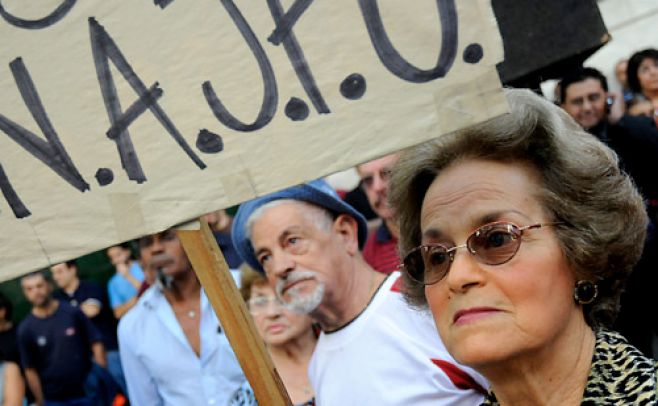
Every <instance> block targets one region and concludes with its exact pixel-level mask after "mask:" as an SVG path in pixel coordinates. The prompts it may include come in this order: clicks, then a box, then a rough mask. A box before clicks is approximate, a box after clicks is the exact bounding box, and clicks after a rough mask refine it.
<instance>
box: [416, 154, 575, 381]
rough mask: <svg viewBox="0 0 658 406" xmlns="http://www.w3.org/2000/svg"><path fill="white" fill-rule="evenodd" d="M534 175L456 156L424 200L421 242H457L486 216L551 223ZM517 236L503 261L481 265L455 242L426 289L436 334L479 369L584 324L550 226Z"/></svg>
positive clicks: (462, 359)
mask: <svg viewBox="0 0 658 406" xmlns="http://www.w3.org/2000/svg"><path fill="white" fill-rule="evenodd" d="M537 182H538V175H537V174H536V173H535V172H534V171H533V170H532V169H530V168H529V167H527V166H525V165H522V164H513V163H512V164H501V163H497V162H492V161H484V160H476V159H471V160H464V161H459V162H456V163H455V164H453V165H452V166H450V167H448V168H447V169H446V170H444V171H443V172H442V173H441V174H440V175H439V177H437V178H436V179H435V180H434V182H433V183H432V185H431V186H430V188H429V190H428V192H427V195H426V196H425V199H424V200H423V205H422V212H421V230H422V233H423V237H422V241H423V244H425V243H445V244H449V245H452V246H457V245H461V244H464V243H465V242H466V239H467V238H468V236H469V235H470V234H471V233H472V232H473V231H474V230H475V229H477V228H479V227H480V226H483V225H485V224H489V223H492V222H499V221H504V222H511V223H514V224H516V225H517V226H519V227H523V226H528V225H533V224H537V223H543V222H550V221H551V220H552V219H550V218H547V216H546V213H545V212H544V210H543V209H542V205H541V204H540V202H539V201H538V200H537V198H536V196H537V194H538V183H537ZM521 241H522V242H521V244H520V246H519V249H518V252H517V253H516V255H514V257H513V258H512V259H511V260H509V262H507V263H504V264H502V265H485V264H482V263H480V262H478V261H477V260H476V258H475V257H474V256H473V255H471V254H470V253H469V252H468V251H467V250H466V249H458V250H457V252H456V255H455V257H454V261H453V262H452V265H451V267H450V269H449V272H448V274H447V275H446V276H445V277H444V278H443V279H442V280H440V281H439V282H437V283H436V284H434V285H429V286H427V287H426V288H425V295H426V297H427V301H428V303H429V307H430V310H431V311H432V314H433V315H434V320H435V322H436V324H437V327H438V329H439V332H440V335H441V338H442V339H443V342H444V343H445V345H446V347H447V348H448V351H449V352H450V353H451V354H452V355H453V356H454V357H455V359H457V361H459V362H461V363H464V364H466V365H469V366H472V367H476V368H477V367H483V368H484V367H487V366H488V365H500V362H501V361H512V360H515V359H517V357H519V356H524V355H525V356H528V355H529V356H531V357H532V354H533V353H534V352H535V351H537V350H540V349H542V348H545V347H546V346H547V345H548V344H549V343H551V342H555V340H559V339H560V337H561V336H562V335H563V334H564V333H565V332H566V331H568V330H569V329H570V328H571V327H573V326H580V327H583V324H582V323H584V319H583V317H582V311H581V310H580V308H579V307H578V306H576V304H575V302H574V299H573V289H574V285H575V280H574V277H573V276H572V273H571V271H570V270H569V268H568V266H567V263H566V260H565V258H564V255H563V253H562V250H561V249H560V247H559V244H558V240H557V238H556V236H555V231H554V228H553V227H550V226H549V227H541V228H537V229H530V230H527V231H525V232H524V234H523V236H522V240H521ZM578 323H581V324H580V325H579V324H578Z"/></svg>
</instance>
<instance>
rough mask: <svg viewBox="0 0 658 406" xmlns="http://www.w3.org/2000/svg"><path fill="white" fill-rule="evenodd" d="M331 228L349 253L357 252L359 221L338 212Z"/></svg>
mask: <svg viewBox="0 0 658 406" xmlns="http://www.w3.org/2000/svg"><path fill="white" fill-rule="evenodd" d="M333 229H334V231H335V232H336V233H337V234H338V235H339V236H340V238H341V239H342V241H343V243H344V244H345V247H346V249H347V252H348V253H349V254H350V255H355V254H356V253H358V252H359V223H358V222H357V221H356V219H355V218H354V217H352V216H350V215H348V214H340V215H339V216H338V217H336V219H335V220H334V225H333Z"/></svg>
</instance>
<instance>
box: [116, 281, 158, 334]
mask: <svg viewBox="0 0 658 406" xmlns="http://www.w3.org/2000/svg"><path fill="white" fill-rule="evenodd" d="M159 293H160V292H159V291H158V290H157V289H156V287H154V286H151V287H150V288H148V289H147V290H146V291H145V292H144V294H142V297H140V298H139V300H137V303H135V305H134V306H133V307H132V308H131V309H130V310H128V312H126V314H124V315H123V317H121V319H120V320H119V327H118V328H119V330H121V329H124V330H125V329H132V328H133V327H126V326H134V325H135V324H137V323H141V322H143V320H144V317H145V316H146V314H145V313H147V312H150V311H151V310H153V309H154V308H155V306H156V303H157V300H158V294H159Z"/></svg>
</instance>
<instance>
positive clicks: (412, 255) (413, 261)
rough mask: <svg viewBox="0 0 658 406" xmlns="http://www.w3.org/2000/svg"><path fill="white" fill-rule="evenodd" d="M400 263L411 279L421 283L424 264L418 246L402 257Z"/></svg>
mask: <svg viewBox="0 0 658 406" xmlns="http://www.w3.org/2000/svg"><path fill="white" fill-rule="evenodd" d="M402 264H403V265H404V271H405V272H406V273H407V274H408V275H409V276H410V277H411V279H413V280H415V281H416V282H420V283H423V274H424V271H425V266H424V264H423V257H422V256H421V255H420V249H419V248H415V249H413V250H411V252H409V254H407V256H406V257H404V260H403V261H402Z"/></svg>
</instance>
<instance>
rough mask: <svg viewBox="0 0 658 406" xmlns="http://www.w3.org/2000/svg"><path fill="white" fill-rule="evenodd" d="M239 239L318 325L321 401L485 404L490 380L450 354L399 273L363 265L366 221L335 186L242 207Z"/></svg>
mask: <svg viewBox="0 0 658 406" xmlns="http://www.w3.org/2000/svg"><path fill="white" fill-rule="evenodd" d="M232 235H233V241H234V245H235V247H236V249H237V250H238V253H239V254H240V255H241V256H242V258H243V259H244V260H245V261H246V262H247V263H248V264H249V265H250V266H251V267H252V268H254V269H255V270H257V271H259V272H263V273H264V274H265V275H266V277H267V279H268V281H269V282H270V284H271V285H272V286H273V287H275V291H276V293H277V296H278V297H279V298H280V299H281V301H282V303H283V305H284V306H285V307H287V308H288V309H290V310H293V311H296V312H298V313H305V314H309V315H310V316H311V317H312V318H314V319H315V320H316V321H317V322H318V324H319V325H320V327H321V329H322V333H321V334H320V337H319V340H318V344H317V347H316V349H315V352H314V354H313V358H312V359H311V363H310V366H309V378H310V380H311V384H312V386H313V389H314V391H315V393H316V401H317V403H318V404H320V405H407V404H409V405H411V404H413V405H456V404H459V405H476V404H480V401H481V400H482V394H483V393H484V392H485V389H484V388H486V387H487V383H486V381H485V380H483V379H482V377H481V376H480V375H478V374H477V373H475V372H474V371H473V370H471V369H468V368H465V367H462V366H459V365H458V364H457V363H456V362H455V361H454V360H453V359H452V358H451V357H450V355H448V354H447V352H446V350H445V347H444V346H443V343H442V342H441V340H440V339H439V337H438V334H437V332H436V327H435V326H434V324H433V321H432V319H431V317H430V316H429V314H427V313H421V312H417V311H414V310H412V309H411V308H410V307H409V306H408V305H407V304H406V303H405V302H404V299H403V297H402V295H401V292H400V287H401V285H400V284H399V283H398V282H399V277H400V275H399V273H398V272H393V273H391V274H390V275H388V276H387V275H383V274H382V273H379V272H376V271H375V270H373V269H372V268H371V267H370V266H369V265H368V264H367V263H366V262H365V261H364V259H363V257H362V255H361V253H360V251H359V248H360V247H362V246H363V244H364V242H365V240H366V236H367V225H366V222H365V219H364V218H363V217H362V216H361V215H360V214H359V213H358V212H356V211H355V210H354V209H353V208H352V207H351V206H349V205H347V204H346V203H344V202H343V201H342V200H341V199H340V198H339V197H338V195H337V194H336V193H335V191H334V190H333V189H331V187H330V186H329V185H328V184H326V183H325V182H323V181H314V182H310V183H308V184H302V185H298V186H295V187H291V188H288V189H285V190H283V191H279V192H275V193H272V194H270V195H267V196H263V197H260V198H258V199H255V200H252V201H250V202H247V203H245V204H243V205H241V206H240V209H239V210H238V213H237V215H236V217H235V220H234V223H233V233H232Z"/></svg>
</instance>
